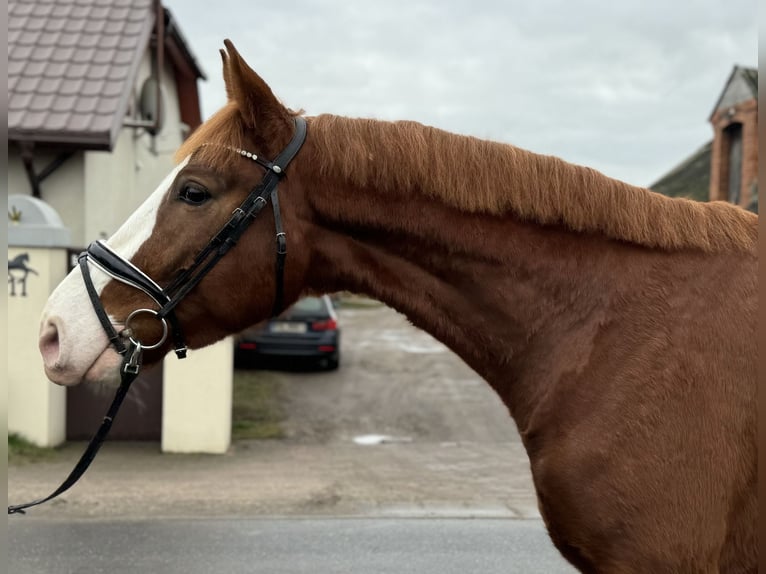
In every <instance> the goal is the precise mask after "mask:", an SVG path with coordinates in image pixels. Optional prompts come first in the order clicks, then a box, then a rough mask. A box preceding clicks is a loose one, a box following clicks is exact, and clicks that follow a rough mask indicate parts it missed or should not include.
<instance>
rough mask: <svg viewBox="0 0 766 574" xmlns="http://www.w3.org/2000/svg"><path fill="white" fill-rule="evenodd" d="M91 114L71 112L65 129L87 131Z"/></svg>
mask: <svg viewBox="0 0 766 574" xmlns="http://www.w3.org/2000/svg"><path fill="white" fill-rule="evenodd" d="M91 118H92V116H91V115H90V114H76V113H72V114H70V116H69V119H68V120H67V123H66V129H67V130H69V131H72V132H85V131H88V127H89V126H90V122H91Z"/></svg>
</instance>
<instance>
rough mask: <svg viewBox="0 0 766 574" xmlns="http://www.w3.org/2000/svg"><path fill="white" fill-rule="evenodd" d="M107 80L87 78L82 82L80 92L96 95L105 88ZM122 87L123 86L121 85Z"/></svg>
mask: <svg viewBox="0 0 766 574" xmlns="http://www.w3.org/2000/svg"><path fill="white" fill-rule="evenodd" d="M104 84H105V82H104V81H102V80H85V82H83V84H82V89H81V90H80V94H82V95H83V96H96V95H98V94H100V93H101V92H102V90H103V89H104ZM120 89H122V86H120Z"/></svg>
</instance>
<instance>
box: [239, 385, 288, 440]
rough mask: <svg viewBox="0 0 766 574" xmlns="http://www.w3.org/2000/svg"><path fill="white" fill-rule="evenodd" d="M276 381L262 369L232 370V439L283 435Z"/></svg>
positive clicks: (274, 437) (279, 436)
mask: <svg viewBox="0 0 766 574" xmlns="http://www.w3.org/2000/svg"><path fill="white" fill-rule="evenodd" d="M284 420H285V414H284V411H283V410H282V406H281V402H280V399H279V382H278V381H277V379H276V377H275V376H274V375H273V374H271V373H269V372H265V371H246V370H235V371H234V397H233V407H232V428H231V438H232V440H244V439H278V438H284V437H285V431H284V429H283V428H282V422H283V421H284Z"/></svg>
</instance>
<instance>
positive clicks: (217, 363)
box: [162, 337, 234, 454]
mask: <svg viewBox="0 0 766 574" xmlns="http://www.w3.org/2000/svg"><path fill="white" fill-rule="evenodd" d="M232 353H233V344H232V339H231V338H230V337H229V338H227V339H224V340H223V341H220V342H218V343H216V344H215V345H211V346H210V347H206V348H204V349H199V350H195V351H189V355H188V357H187V358H186V359H183V360H178V359H176V357H175V356H174V355H173V353H172V352H171V353H170V354H169V355H168V356H167V357H166V358H165V360H164V361H163V369H164V371H163V397H162V451H163V452H179V453H180V452H186V453H189V452H202V453H212V454H222V453H225V452H226V451H227V450H228V448H229V445H230V444H231V402H232V384H233V383H232V381H233V374H234V370H233V355H232Z"/></svg>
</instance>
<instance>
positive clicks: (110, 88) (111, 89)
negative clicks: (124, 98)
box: [102, 81, 123, 98]
mask: <svg viewBox="0 0 766 574" xmlns="http://www.w3.org/2000/svg"><path fill="white" fill-rule="evenodd" d="M122 84H123V82H114V81H112V82H106V83H105V84H104V89H103V92H102V95H103V96H104V97H107V98H108V97H111V96H119V95H120V93H121V92H122Z"/></svg>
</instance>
